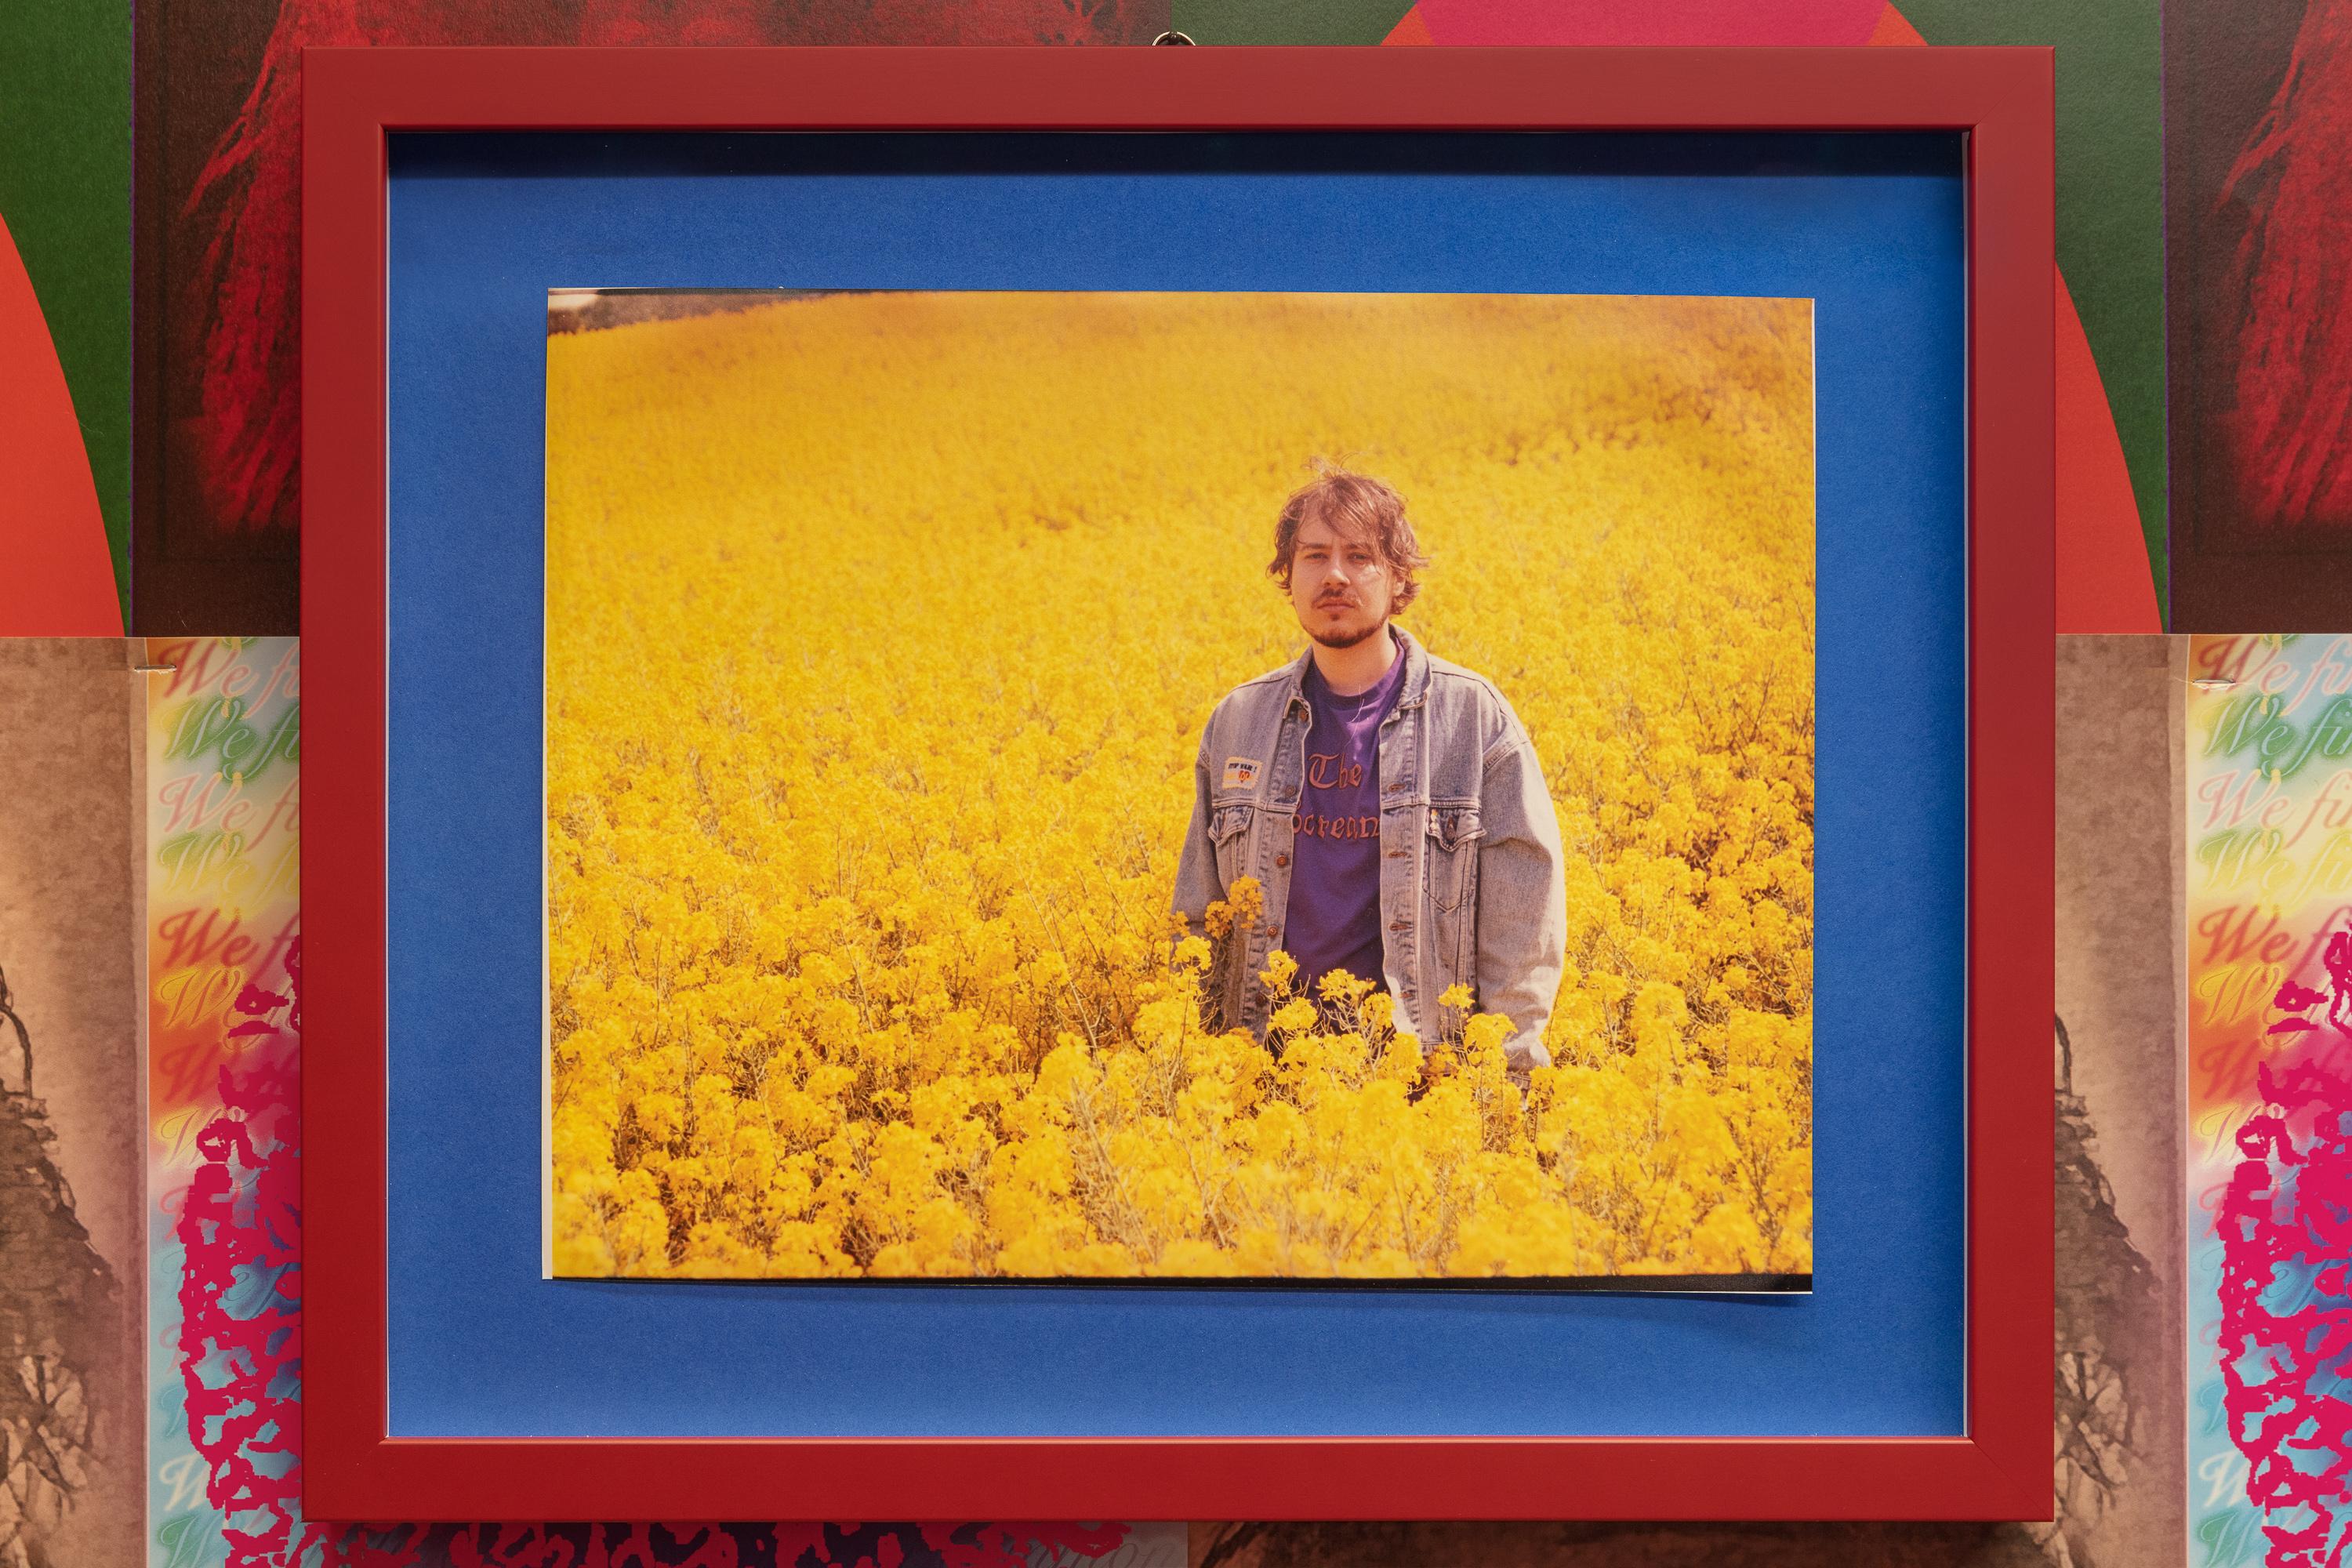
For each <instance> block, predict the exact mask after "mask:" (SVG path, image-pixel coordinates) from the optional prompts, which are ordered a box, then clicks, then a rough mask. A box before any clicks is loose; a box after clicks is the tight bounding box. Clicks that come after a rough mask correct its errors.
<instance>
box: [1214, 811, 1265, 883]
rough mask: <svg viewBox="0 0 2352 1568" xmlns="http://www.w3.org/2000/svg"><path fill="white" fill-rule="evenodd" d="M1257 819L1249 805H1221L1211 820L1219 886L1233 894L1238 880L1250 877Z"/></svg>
mask: <svg viewBox="0 0 2352 1568" xmlns="http://www.w3.org/2000/svg"><path fill="white" fill-rule="evenodd" d="M1252 816H1255V808H1254V807H1251V806H1247V805H1221V806H1218V807H1217V808H1216V809H1215V810H1214V811H1213V812H1212V813H1211V814H1210V816H1209V842H1210V843H1211V844H1213V846H1215V848H1216V856H1217V882H1218V885H1219V886H1221V887H1223V888H1224V889H1227V890H1229V891H1230V890H1231V889H1232V888H1233V885H1234V879H1235V878H1237V877H1245V876H1247V875H1249V873H1250V859H1249V843H1250V836H1249V825H1250V818H1251V817H1252Z"/></svg>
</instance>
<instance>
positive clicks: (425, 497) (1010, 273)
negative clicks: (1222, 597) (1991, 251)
mask: <svg viewBox="0 0 2352 1568" xmlns="http://www.w3.org/2000/svg"><path fill="white" fill-rule="evenodd" d="M392 170H393V179H392V191H391V215H390V217H391V223H390V236H391V239H390V244H391V257H390V260H391V300H390V325H391V363H390V406H391V424H392V431H391V440H390V458H391V471H390V509H391V510H390V520H391V546H390V568H391V606H390V613H391V626H392V645H391V666H390V668H391V715H390V723H391V746H392V756H393V759H394V761H393V773H392V777H391V781H390V784H391V794H390V820H389V824H388V842H389V855H390V865H389V873H390V909H389V918H390V931H391V942H392V963H391V980H390V984H391V992H390V997H389V1004H390V1016H391V1036H390V1056H391V1061H390V1083H389V1090H390V1097H391V1098H390V1111H389V1132H390V1146H391V1161H392V1166H391V1171H390V1182H391V1193H392V1213H391V1223H390V1255H389V1259H388V1261H389V1273H390V1281H391V1283H390V1301H389V1312H390V1354H391V1390H390V1392H391V1415H392V1430H393V1432H394V1434H395V1435H397V1436H509V1435H572V1434H581V1435H585V1434H604V1435H642V1436H740V1435H814V1434H866V1435H925V1434H941V1435H947V1434H967V1435H968V1434H994V1435H1022V1434H1104V1435H1110V1434H1139V1435H1144V1434H1160V1433H1186V1434H1316V1433H1431V1434H1439V1433H1465V1434H1467V1433H1496V1434H1513V1433H1582V1434H1594V1435H1615V1434H1651V1433H1674V1434H1775V1435H1799V1434H1843V1435H1855V1436H1889V1435H1898V1434H1906V1435H1952V1434H1957V1433H1959V1432H1960V1431H1961V1430H1962V1429H1963V1425H1964V1407H1965V1401H1964V1389H1963V1378H1964V1358H1963V1348H1964V1286H1965V1255H1964V1233H1963V1216H1964V1202H1963V1198H1964V1194H1963V1173H1964V1159H1965V1148H1964V1143H1963V1128H1964V1124H1965V1116H1964V1078H1963V1047H1962V1038H1961V1028H1962V1019H1963V1000H1964V973H1963V962H1964V954H1965V944H1964V941H1963V935H1964V933H1963V927H1962V910H1963V907H1964V897H1965V874H1966V873H1965V847H1966V833H1965V829H1966V792H1965V779H1966V773H1965V763H1966V758H1965V752H1964V736H1965V719H1966V675H1967V670H1966V643H1965V623H1964V618H1963V617H1964V603H1965V581H1966V579H1965V569H1966V545H1965V521H1966V520H1965V510H1964V505H1965V491H1964V477H1965V455H1966V447H1965V429H1964V413H1965V411H1964V405H1963V396H1964V387H1965V369H1966V366H1965V347H1966V344H1965V276H1966V264H1965V256H1966V248H1965V236H1964V226H1963V195H1964V193H1963V187H1962V184H1961V178H1960V147H1959V143H1958V140H1957V139H1956V138H1948V137H1927V136H1918V137H1912V136H1794V135H1784V136H1769V137H1768V136H1754V137H1717V136H1648V137H1641V136H1607V137H1583V138H1578V137H1556V136H1531V135H1520V136H1496V137H1477V136H1459V137H1413V138H1396V137H1381V136H1291V137H1279V136H1216V137H1200V136H1159V137H1131V136H1130V137H1068V138H1052V137H982V138H963V139H937V138H929V137H918V136H874V137H864V136H825V137H805V136H803V137H793V136H772V137H715V136H714V137H688V136H636V137H607V136H555V135H531V136H505V137H499V136H487V135H403V136H399V137H396V138H394V146H393V161H392ZM623 285H676V286H696V287H798V288H811V287H833V288H866V289H915V288H922V289H1297V290H1414V291H1419V290H1430V291H1474V292H1488V291H1493V292H1517V291H1528V292H1571V293H1640V294H1697V295H1721V294H1740V295H1755V296H1770V297H1780V298H1788V297H1802V298H1810V299H1812V300H1815V301H1817V305H1816V323H1817V331H1818V343H1817V364H1818V385H1817V396H1818V405H1819V417H1820V425H1819V441H1818V453H1819V473H1820V479H1819V491H1818V507H1819V534H1818V555H1819V568H1820V575H1819V580H1820V604H1819V620H1818V635H1819V719H1820V763H1819V767H1820V773H1819V779H1818V806H1817V818H1816V830H1817V845H1818V849H1817V859H1816V898H1817V904H1818V923H1817V927H1816V935H1817V963H1816V969H1817V992H1816V1006H1817V1014H1816V1033H1815V1040H1816V1045H1815V1053H1816V1054H1815V1082H1816V1088H1815V1121H1816V1146H1815V1160H1814V1188H1815V1193H1816V1215H1815V1226H1816V1235H1815V1259H1816V1260H1815V1274H1814V1293H1813V1294H1811V1296H1790V1297H1779V1298H1764V1297H1694V1296H1675V1297H1660V1296H1650V1297H1640V1296H1607V1295H1589V1294H1588V1295H1558V1294H1550V1295H1548V1294H1543V1293H1540V1292H1524V1293H1522V1292H1455V1291H1444V1290H1439V1291H1424V1292H1420V1293H1416V1292H1414V1291H1412V1290H1410V1289H1404V1290H1316V1289H1250V1288H1242V1289H1232V1288H1214V1289H1192V1288H1183V1287H1177V1288H1146V1289H1133V1288H1129V1289H1101V1288H1087V1287H1081V1286H1071V1287H1063V1286H1048V1287H1024V1288H1011V1289H992V1288H987V1287H971V1286H955V1285H906V1284H889V1285H877V1284H836V1285H821V1284H820V1285H810V1284H798V1283H787V1284H765V1283H762V1284H723V1283H722V1284H696V1283H677V1282H650V1281H640V1282H589V1281H577V1280H546V1279H541V1276H540V1262H541V1257H540V1214H541V1206H540V1182H541V1165H540V1160H541V1141H540V1136H539V1130H538V1122H539V1115H540V1091H541V1090H540V1086H541V1060H540V1053H541V933H540V930H539V921H540V845H541V815H540V779H541V752H540V734H541V626H542V606H541V592H542V584H541V543H542V541H541V523H542V493H543V492H542V485H543V478H542V463H543V439H544V421H543V413H544V401H543V400H544V384H543V376H544V367H545V347H544V339H545V322H546V291H547V289H549V288H551V287H556V286H623ZM314 1044H315V1048H318V1049H332V1048H333V1042H332V1041H327V1040H321V1041H318V1042H315V1043H314ZM320 1131H323V1130H320Z"/></svg>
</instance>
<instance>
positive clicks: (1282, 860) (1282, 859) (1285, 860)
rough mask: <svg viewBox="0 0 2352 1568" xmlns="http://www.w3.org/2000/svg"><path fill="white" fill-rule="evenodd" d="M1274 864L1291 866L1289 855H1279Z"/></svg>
mask: <svg viewBox="0 0 2352 1568" xmlns="http://www.w3.org/2000/svg"><path fill="white" fill-rule="evenodd" d="M1274 863H1275V864H1276V865H1277V866H1287V865H1289V864H1290V857H1289V856H1287V855H1277V856H1276V857H1275V858H1274Z"/></svg>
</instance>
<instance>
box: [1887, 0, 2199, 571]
mask: <svg viewBox="0 0 2352 1568" xmlns="http://www.w3.org/2000/svg"><path fill="white" fill-rule="evenodd" d="M1897 4H1898V5H1899V7H1900V9H1901V10H1902V12H1903V15H1904V16H1906V17H1907V18H1909V20H1910V22H1911V25H1912V26H1915V27H1916V28H1918V29H1919V32H1920V34H1921V36H1922V37H1925V38H1926V39H1927V41H1928V42H1929V43H1931V44H2050V45H2054V46H2055V47H2056V48H2057V50H2058V265H2059V267H2060V268H2061V269H2062V270H2063V271H2064V272H2065V274H2066V286H2067V288H2068V289H2070V290H2072V291H2073V293H2074V307H2075V309H2076V310H2079V311H2081V312H2082V316H2083V331H2084V333H2085V334H2086V335H2087V336H2088V337H2089V338H2090V340H2091V353H2092V355H2093V357H2095V359H2097V361H2098V362H2099V376H2100V379H2101V380H2103V381H2105V383H2106V387H2107V403H2108V405H2109V406H2110V407H2112V408H2113V409H2114V410H2115V414H2116V434H2118V435H2119V436H2121V437H2122V438H2123V445H2124V461H2125V463H2126V465H2127V466H2128V467H2129V468H2130V469H2131V480H2132V493H2133V495H2134V497H2135V498H2136V499H2137V501H2138V503H2139V526H2140V532H2141V534H2142V535H2143V536H2144V538H2145V539H2146V541H2147V563H2148V570H2149V571H2150V572H2151V573H2152V574H2154V575H2155V577H2156V596H2157V602H2158V604H2164V603H2166V602H2167V598H2166V592H2167V584H2166V573H2165V565H2166V553H2165V552H2166V547H2165V447H2164V116H2163V98H2162V86H2161V79H2160V77H2159V75H2158V38H2159V33H2158V21H2159V16H2158V0H2063V3H2059V4H2053V0H1897Z"/></svg>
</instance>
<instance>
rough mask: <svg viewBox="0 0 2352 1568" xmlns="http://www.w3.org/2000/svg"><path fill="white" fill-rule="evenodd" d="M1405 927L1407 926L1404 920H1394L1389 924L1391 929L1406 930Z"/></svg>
mask: <svg viewBox="0 0 2352 1568" xmlns="http://www.w3.org/2000/svg"><path fill="white" fill-rule="evenodd" d="M1404 928H1405V922H1404V921H1392V922H1391V923H1390V926H1389V930H1391V931H1402V930H1404Z"/></svg>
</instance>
